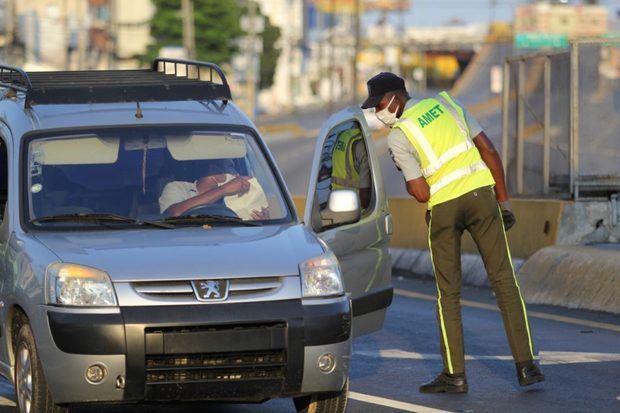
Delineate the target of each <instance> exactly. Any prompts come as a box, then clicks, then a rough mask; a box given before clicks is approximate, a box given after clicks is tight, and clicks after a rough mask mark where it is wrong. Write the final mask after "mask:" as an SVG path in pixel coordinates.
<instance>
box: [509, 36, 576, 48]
mask: <svg viewBox="0 0 620 413" xmlns="http://www.w3.org/2000/svg"><path fill="white" fill-rule="evenodd" d="M568 46H569V42H568V36H567V35H565V34H550V33H517V34H516V35H515V47H517V48H518V49H561V48H567V47H568Z"/></svg>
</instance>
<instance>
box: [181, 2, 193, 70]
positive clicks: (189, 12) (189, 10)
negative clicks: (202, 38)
mask: <svg viewBox="0 0 620 413" xmlns="http://www.w3.org/2000/svg"><path fill="white" fill-rule="evenodd" d="M181 13H182V15H183V46H184V48H185V53H187V57H188V58H189V59H195V58H196V34H195V30H196V28H195V23H194V1H193V0H181Z"/></svg>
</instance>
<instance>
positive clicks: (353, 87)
mask: <svg viewBox="0 0 620 413" xmlns="http://www.w3.org/2000/svg"><path fill="white" fill-rule="evenodd" d="M354 13H355V15H354V17H353V18H354V25H355V27H354V33H355V46H354V49H353V59H352V62H351V71H352V74H351V83H352V84H351V91H352V92H353V93H352V97H353V104H356V103H357V82H358V80H357V59H358V56H359V52H360V25H361V22H360V18H361V10H360V0H355V10H354Z"/></svg>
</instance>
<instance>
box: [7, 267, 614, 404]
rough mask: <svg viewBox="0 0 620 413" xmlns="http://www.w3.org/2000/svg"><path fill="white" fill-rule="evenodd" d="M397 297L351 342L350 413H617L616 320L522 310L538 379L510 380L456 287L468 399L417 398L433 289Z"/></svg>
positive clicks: (476, 294) (482, 301) (490, 336)
mask: <svg viewBox="0 0 620 413" xmlns="http://www.w3.org/2000/svg"><path fill="white" fill-rule="evenodd" d="M394 285H395V287H396V296H395V299H394V304H393V305H392V307H391V308H390V310H389V313H388V317H387V320H386V324H385V328H384V329H383V331H381V332H378V333H375V334H373V335H370V336H367V337H363V338H361V339H358V340H357V341H355V343H354V355H353V359H352V366H351V391H352V392H353V393H352V395H351V401H350V405H349V409H348V412H350V413H388V412H419V413H424V412H427V413H433V412H435V413H439V412H472V413H473V412H475V413H478V412H502V413H511V412H549V413H552V412H559V413H572V412H618V411H620V385H619V384H618V383H619V381H620V346H618V343H620V317H618V316H612V315H608V314H601V313H593V312H588V311H578V310H568V309H561V308H555V307H548V306H535V305H531V306H529V307H528V311H529V313H530V319H531V325H532V333H533V336H534V340H535V346H536V351H537V353H538V355H539V358H540V360H541V361H540V362H541V364H542V369H543V372H544V373H545V375H546V376H547V381H546V382H545V383H541V384H537V385H534V386H531V387H529V388H525V389H524V388H521V387H519V386H518V384H517V380H516V376H515V369H514V365H513V363H512V360H511V359H510V352H509V349H508V343H507V340H506V337H505V335H504V331H503V326H502V321H501V317H500V314H499V312H498V311H497V310H496V307H495V302H494V299H493V296H492V293H491V291H490V290H488V289H477V288H465V289H464V293H463V299H464V300H465V301H464V307H463V316H464V317H463V322H464V329H465V350H466V354H467V356H468V361H467V367H466V368H467V375H468V380H469V387H470V390H469V393H468V394H466V395H422V394H420V393H418V391H417V388H418V386H419V385H420V384H421V383H423V382H424V381H425V380H427V379H431V378H432V377H433V376H434V375H435V374H436V373H437V372H439V371H440V370H441V361H440V356H439V352H438V350H439V337H438V329H437V325H436V318H435V301H434V295H435V285H434V284H433V283H432V282H427V281H421V280H414V279H408V278H404V279H403V278H402V277H396V278H395V279H394ZM0 393H1V395H2V397H1V398H0V413H15V412H16V409H15V408H14V407H13V406H14V402H13V400H14V396H13V394H12V388H11V387H10V386H8V385H7V384H6V382H3V383H2V385H1V386H0ZM194 411H201V412H206V411H208V412H210V413H265V412H273V413H285V412H293V411H294V409H293V407H292V403H291V402H290V400H274V401H270V402H267V403H265V404H261V405H242V406H238V405H209V404H206V405H205V404H198V405H196V404H194V405H181V406H178V405H166V406H154V405H147V406H134V407H127V406H117V407H109V408H81V409H73V410H72V412H82V413H95V412H97V413H98V412H104V413H105V412H110V413H126V412H127V413H133V412H135V413H139V412H144V413H146V412H149V413H182V412H194Z"/></svg>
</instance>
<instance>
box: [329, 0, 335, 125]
mask: <svg viewBox="0 0 620 413" xmlns="http://www.w3.org/2000/svg"><path fill="white" fill-rule="evenodd" d="M329 9H330V14H329V58H328V59H329V66H328V67H329V101H328V105H327V111H328V112H329V113H332V112H333V111H334V88H335V82H334V59H335V57H336V53H335V50H334V49H335V41H334V40H335V36H334V27H335V26H336V25H335V24H334V19H335V17H336V3H335V1H334V0H330V2H329Z"/></svg>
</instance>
